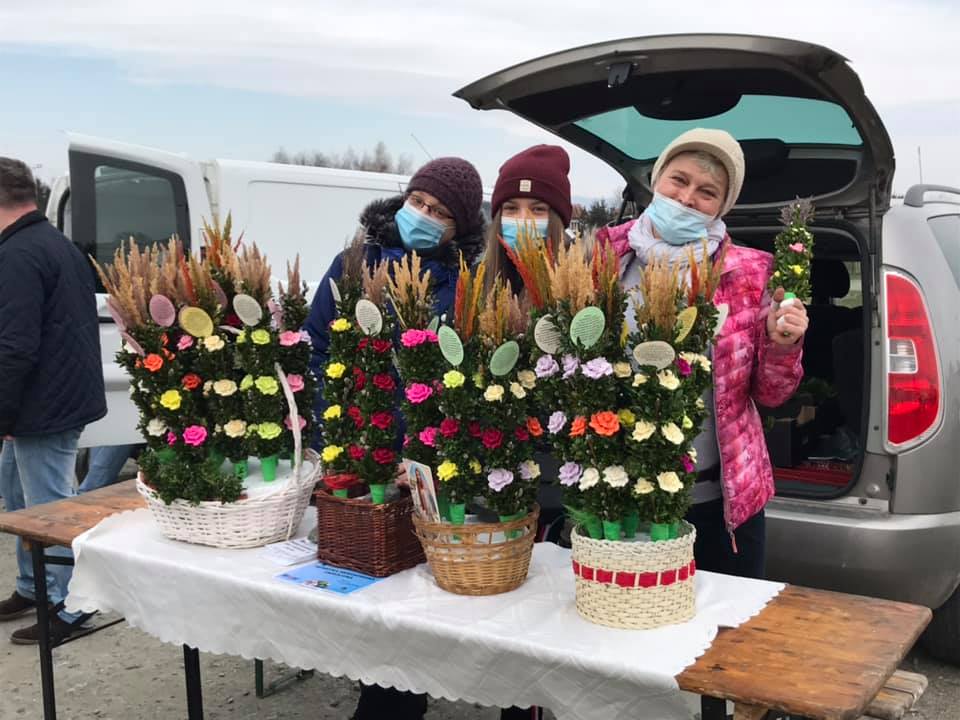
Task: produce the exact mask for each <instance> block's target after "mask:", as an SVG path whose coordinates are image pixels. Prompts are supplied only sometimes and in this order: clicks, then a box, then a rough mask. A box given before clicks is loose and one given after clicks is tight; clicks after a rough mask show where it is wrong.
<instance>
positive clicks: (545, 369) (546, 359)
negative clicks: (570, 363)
mask: <svg viewBox="0 0 960 720" xmlns="http://www.w3.org/2000/svg"><path fill="white" fill-rule="evenodd" d="M534 372H535V374H536V376H537V377H538V378H541V379H543V378H548V377H553V376H554V375H556V374H557V373H558V372H560V366H559V365H557V361H556V359H555V358H554V357H553V355H541V356H540V358H539V359H538V360H537V364H536V367H535V368H534Z"/></svg>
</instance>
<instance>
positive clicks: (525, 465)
mask: <svg viewBox="0 0 960 720" xmlns="http://www.w3.org/2000/svg"><path fill="white" fill-rule="evenodd" d="M520 477H522V478H523V479H524V480H536V479H537V478H538V477H540V466H539V465H538V464H537V463H535V462H534V461H533V460H524V461H523V462H522V463H520Z"/></svg>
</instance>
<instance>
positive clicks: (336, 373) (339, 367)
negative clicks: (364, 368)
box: [327, 362, 347, 380]
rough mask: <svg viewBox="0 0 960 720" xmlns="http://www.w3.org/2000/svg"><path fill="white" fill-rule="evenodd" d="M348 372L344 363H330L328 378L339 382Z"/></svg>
mask: <svg viewBox="0 0 960 720" xmlns="http://www.w3.org/2000/svg"><path fill="white" fill-rule="evenodd" d="M346 371H347V366H346V365H344V364H343V363H338V362H334V363H330V364H329V365H327V377H328V378H333V379H334V380H338V379H340V378H342V377H343V374H344V373H345V372H346Z"/></svg>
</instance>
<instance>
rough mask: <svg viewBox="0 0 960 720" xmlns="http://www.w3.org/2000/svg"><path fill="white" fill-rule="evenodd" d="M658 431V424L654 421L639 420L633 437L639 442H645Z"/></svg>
mask: <svg viewBox="0 0 960 720" xmlns="http://www.w3.org/2000/svg"><path fill="white" fill-rule="evenodd" d="M656 431H657V426H656V425H654V424H653V423H652V422H649V421H647V420H637V424H636V425H634V426H633V435H632V436H631V437H633V439H634V440H636V441H637V442H643V441H644V440H648V439H649V438H651V437H652V436H653V433H655V432H656Z"/></svg>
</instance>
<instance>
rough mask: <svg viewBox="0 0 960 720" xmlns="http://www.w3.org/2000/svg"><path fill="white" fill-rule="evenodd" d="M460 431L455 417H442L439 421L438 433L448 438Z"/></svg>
mask: <svg viewBox="0 0 960 720" xmlns="http://www.w3.org/2000/svg"><path fill="white" fill-rule="evenodd" d="M459 432H460V423H458V422H457V421H456V419H455V418H449V417H448V418H444V419H443V420H442V421H441V422H440V434H441V435H443V436H444V437H445V438H447V439H448V440H449V439H450V438H453V437H456V436H457V433H459Z"/></svg>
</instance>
